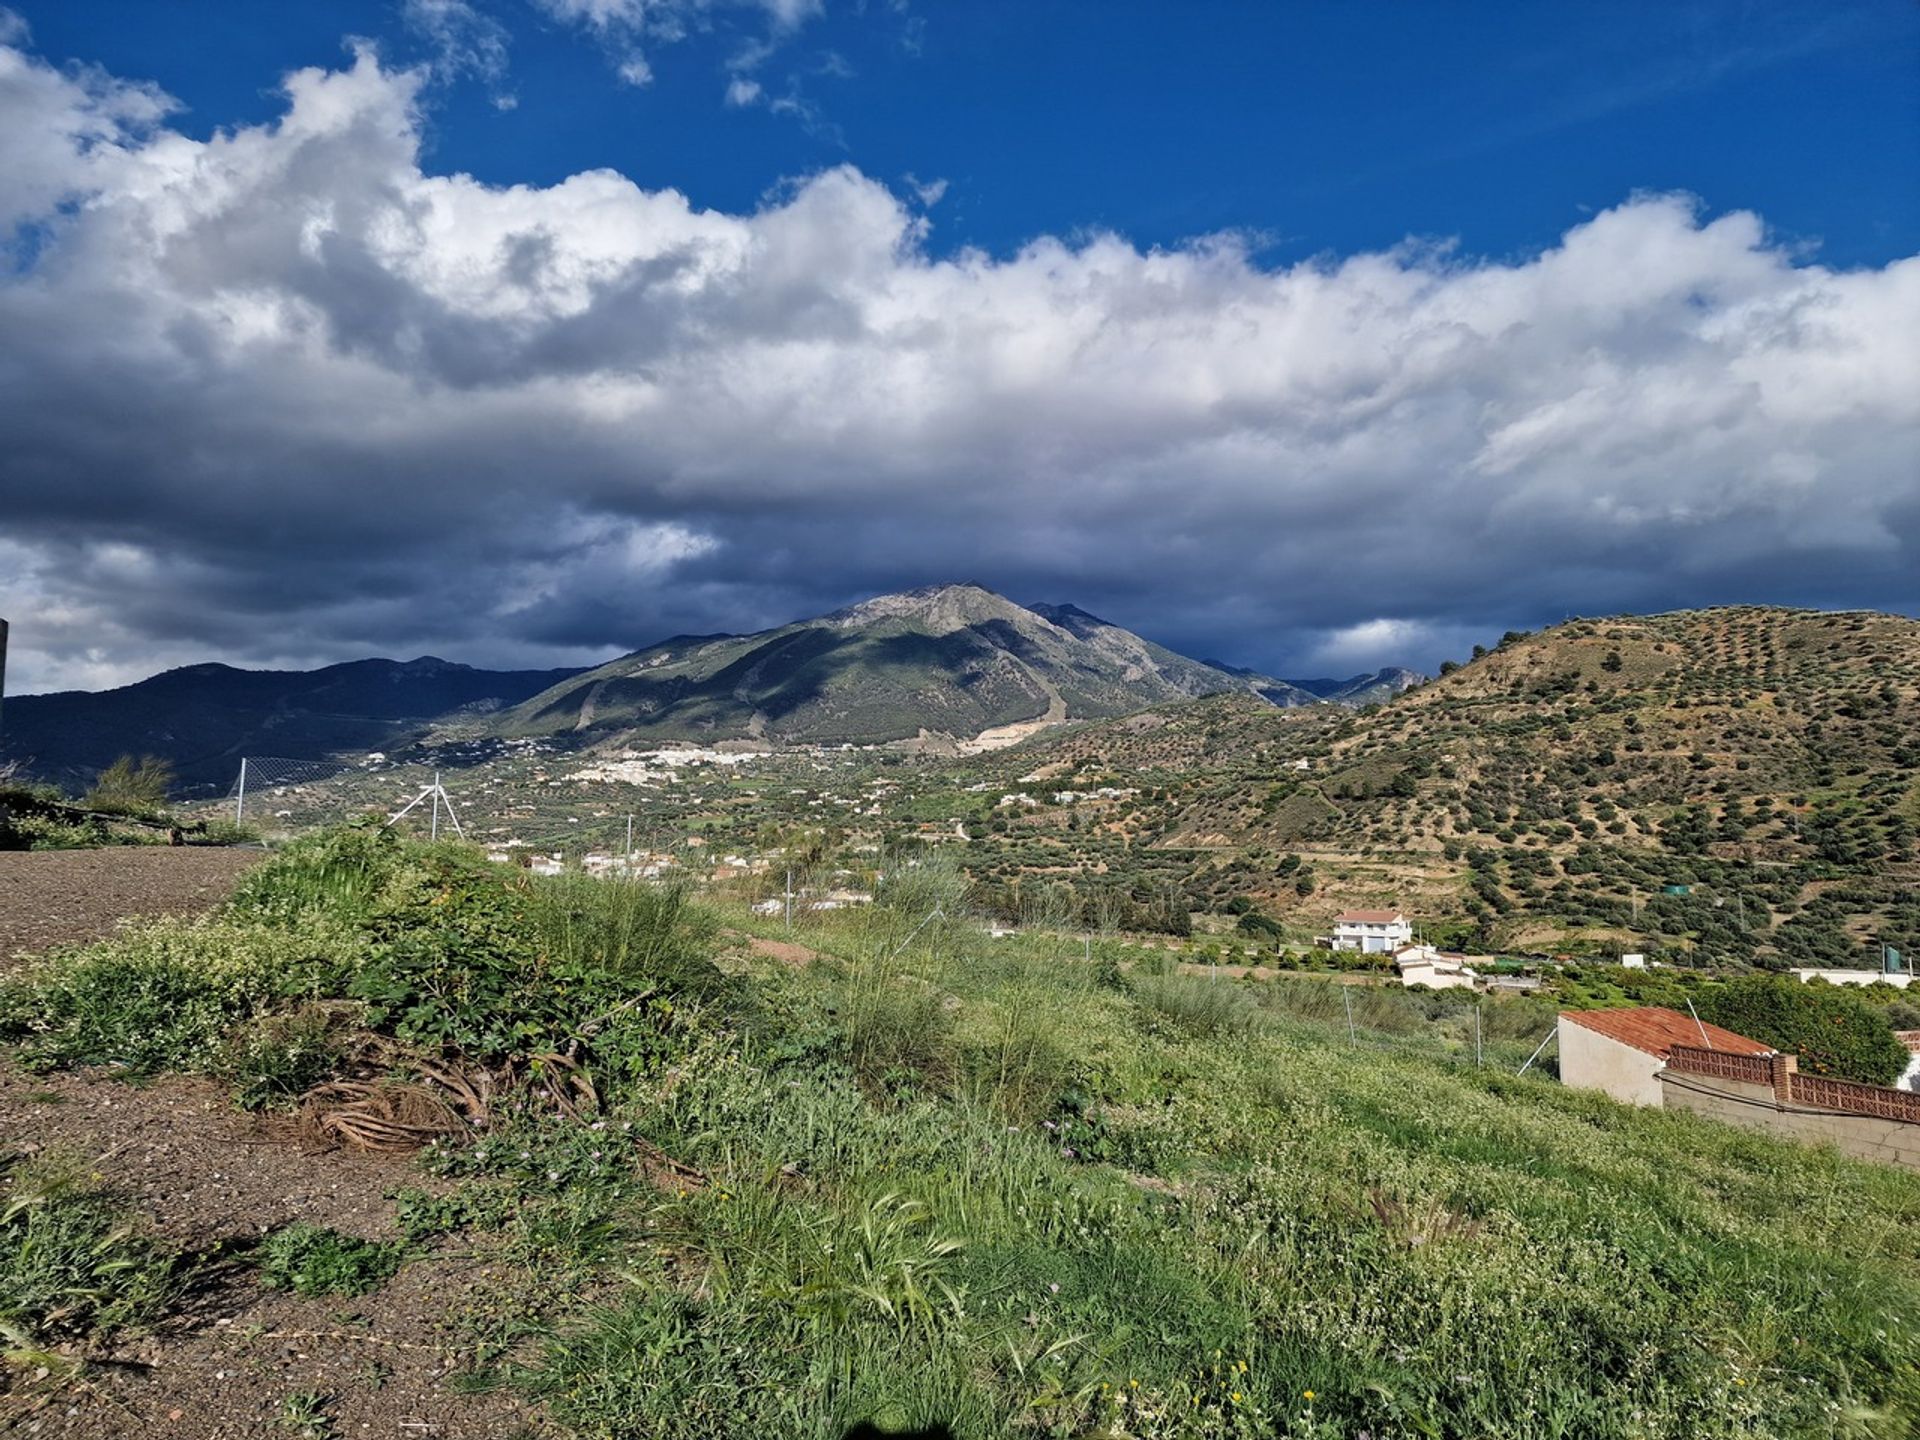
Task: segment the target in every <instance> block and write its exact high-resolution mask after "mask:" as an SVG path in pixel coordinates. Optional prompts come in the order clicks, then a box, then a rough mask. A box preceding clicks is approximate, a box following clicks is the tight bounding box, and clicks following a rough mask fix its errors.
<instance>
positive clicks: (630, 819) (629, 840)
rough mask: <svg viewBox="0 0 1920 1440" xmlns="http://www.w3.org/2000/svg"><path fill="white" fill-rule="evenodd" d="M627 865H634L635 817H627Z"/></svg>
mask: <svg viewBox="0 0 1920 1440" xmlns="http://www.w3.org/2000/svg"><path fill="white" fill-rule="evenodd" d="M627 863H628V864H629V865H631V864H632V863H633V816H631V815H629V816H627Z"/></svg>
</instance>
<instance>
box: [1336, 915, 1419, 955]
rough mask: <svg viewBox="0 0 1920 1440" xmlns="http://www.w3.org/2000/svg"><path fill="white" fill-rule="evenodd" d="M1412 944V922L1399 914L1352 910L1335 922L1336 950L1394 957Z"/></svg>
mask: <svg viewBox="0 0 1920 1440" xmlns="http://www.w3.org/2000/svg"><path fill="white" fill-rule="evenodd" d="M1412 943H1413V922H1412V921H1411V920H1409V919H1407V917H1406V916H1404V915H1402V914H1401V913H1400V912H1399V911H1398V910H1349V911H1347V912H1346V914H1344V915H1341V916H1339V917H1337V918H1336V919H1335V920H1334V922H1333V948H1334V949H1336V950H1358V951H1360V952H1361V953H1363V954H1366V955H1391V954H1392V953H1393V952H1394V951H1396V950H1398V949H1400V948H1401V947H1402V946H1403V945H1410V944H1412Z"/></svg>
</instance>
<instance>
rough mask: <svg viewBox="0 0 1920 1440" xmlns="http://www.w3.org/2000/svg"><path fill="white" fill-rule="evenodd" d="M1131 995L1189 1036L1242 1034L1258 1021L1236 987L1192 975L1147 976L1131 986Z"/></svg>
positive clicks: (1257, 1013) (1257, 1014)
mask: <svg viewBox="0 0 1920 1440" xmlns="http://www.w3.org/2000/svg"><path fill="white" fill-rule="evenodd" d="M1133 993H1134V997H1135V998H1136V999H1137V1000H1138V1001H1139V1002H1140V1003H1141V1005H1143V1006H1145V1007H1146V1008H1147V1010H1148V1011H1150V1012H1151V1013H1153V1014H1156V1015H1159V1016H1162V1017H1164V1018H1166V1019H1168V1020H1171V1021H1172V1022H1173V1023H1174V1024H1175V1025H1176V1026H1178V1027H1179V1028H1180V1029H1182V1030H1185V1031H1187V1032H1188V1033H1189V1034H1193V1035H1200V1036H1213V1035H1239V1034H1245V1033H1246V1032H1248V1031H1250V1030H1253V1029H1255V1028H1257V1027H1258V1026H1259V1024H1260V1023H1261V1019H1262V1017H1261V1014H1260V1011H1259V1008H1258V1007H1257V1006H1256V1005H1255V1004H1254V1003H1253V1001H1252V1000H1250V999H1249V998H1248V997H1247V995H1246V992H1245V991H1243V990H1241V989H1240V988H1239V987H1238V986H1236V985H1233V984H1231V983H1224V982H1222V981H1218V980H1202V979H1200V978H1199V977H1198V976H1194V975H1156V976H1148V977H1146V978H1143V979H1142V980H1140V981H1139V982H1138V983H1137V984H1136V985H1135V986H1134V987H1133Z"/></svg>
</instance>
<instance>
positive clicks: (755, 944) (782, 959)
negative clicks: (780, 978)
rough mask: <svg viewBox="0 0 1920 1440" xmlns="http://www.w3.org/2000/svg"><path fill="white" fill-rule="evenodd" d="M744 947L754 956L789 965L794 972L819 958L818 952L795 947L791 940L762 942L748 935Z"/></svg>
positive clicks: (756, 937)
mask: <svg viewBox="0 0 1920 1440" xmlns="http://www.w3.org/2000/svg"><path fill="white" fill-rule="evenodd" d="M746 945H747V949H749V950H751V951H752V952H753V953H754V954H756V955H764V956H765V957H766V958H767V959H769V960H777V961H778V962H779V963H780V964H782V965H791V966H792V967H793V968H794V969H796V970H803V969H805V968H806V967H807V966H809V965H811V964H812V963H813V962H814V961H816V960H818V959H819V958H820V952H819V951H818V950H812V949H809V948H808V947H807V946H805V945H796V944H794V943H793V942H792V941H791V940H763V939H761V938H760V937H759V936H758V935H749V936H748V937H747V938H746Z"/></svg>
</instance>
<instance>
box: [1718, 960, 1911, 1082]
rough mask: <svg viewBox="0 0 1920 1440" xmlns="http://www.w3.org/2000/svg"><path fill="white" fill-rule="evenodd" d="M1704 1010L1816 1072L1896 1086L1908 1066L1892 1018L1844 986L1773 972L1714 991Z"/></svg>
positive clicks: (1806, 1069)
mask: <svg viewBox="0 0 1920 1440" xmlns="http://www.w3.org/2000/svg"><path fill="white" fill-rule="evenodd" d="M1700 1013H1701V1015H1702V1016H1703V1017H1704V1018H1706V1019H1708V1020H1711V1021H1712V1022H1713V1023H1714V1024H1716V1025H1724V1026H1725V1027H1726V1028H1727V1029H1729V1030H1732V1031H1735V1032H1737V1033H1738V1034H1741V1035H1746V1036H1750V1037H1751V1038H1752V1039H1755V1040H1762V1041H1765V1042H1766V1043H1767V1044H1769V1045H1773V1046H1776V1047H1778V1048H1779V1049H1781V1050H1789V1051H1792V1052H1794V1053H1795V1054H1797V1055H1798V1056H1799V1057H1800V1069H1801V1070H1802V1071H1804V1072H1805V1073H1807V1074H1809V1075H1831V1076H1834V1077H1835V1078H1837V1079H1841V1080H1860V1081H1864V1082H1866V1083H1867V1084H1869V1085H1890V1084H1892V1083H1893V1082H1894V1081H1895V1080H1897V1079H1898V1078H1899V1077H1900V1074H1901V1072H1902V1071H1903V1070H1905V1069H1906V1067H1907V1060H1908V1056H1907V1049H1906V1047H1905V1046H1904V1045H1902V1044H1901V1043H1900V1041H1899V1040H1898V1039H1896V1038H1895V1037H1894V1033H1893V1027H1892V1026H1890V1025H1889V1024H1887V1020H1886V1015H1885V1013H1884V1012H1883V1011H1881V1010H1880V1009H1879V1008H1877V1007H1876V1006H1874V1005H1873V1004H1872V1003H1871V1002H1870V1001H1867V1000H1865V999H1862V998H1861V997H1860V996H1858V995H1849V994H1848V993H1847V992H1846V991H1845V990H1842V989H1840V988H1839V987H1838V986H1833V985H1827V984H1824V983H1819V982H1816V983H1813V984H1801V983H1800V982H1799V981H1797V980H1785V979H1779V978H1775V977H1772V976H1759V975H1757V976H1753V977H1750V978H1748V979H1743V980H1735V981H1732V982H1731V983H1729V984H1727V985H1725V986H1722V987H1720V988H1718V989H1715V990H1709V991H1707V992H1706V993H1705V994H1704V995H1703V996H1702V998H1701V1002H1700Z"/></svg>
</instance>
